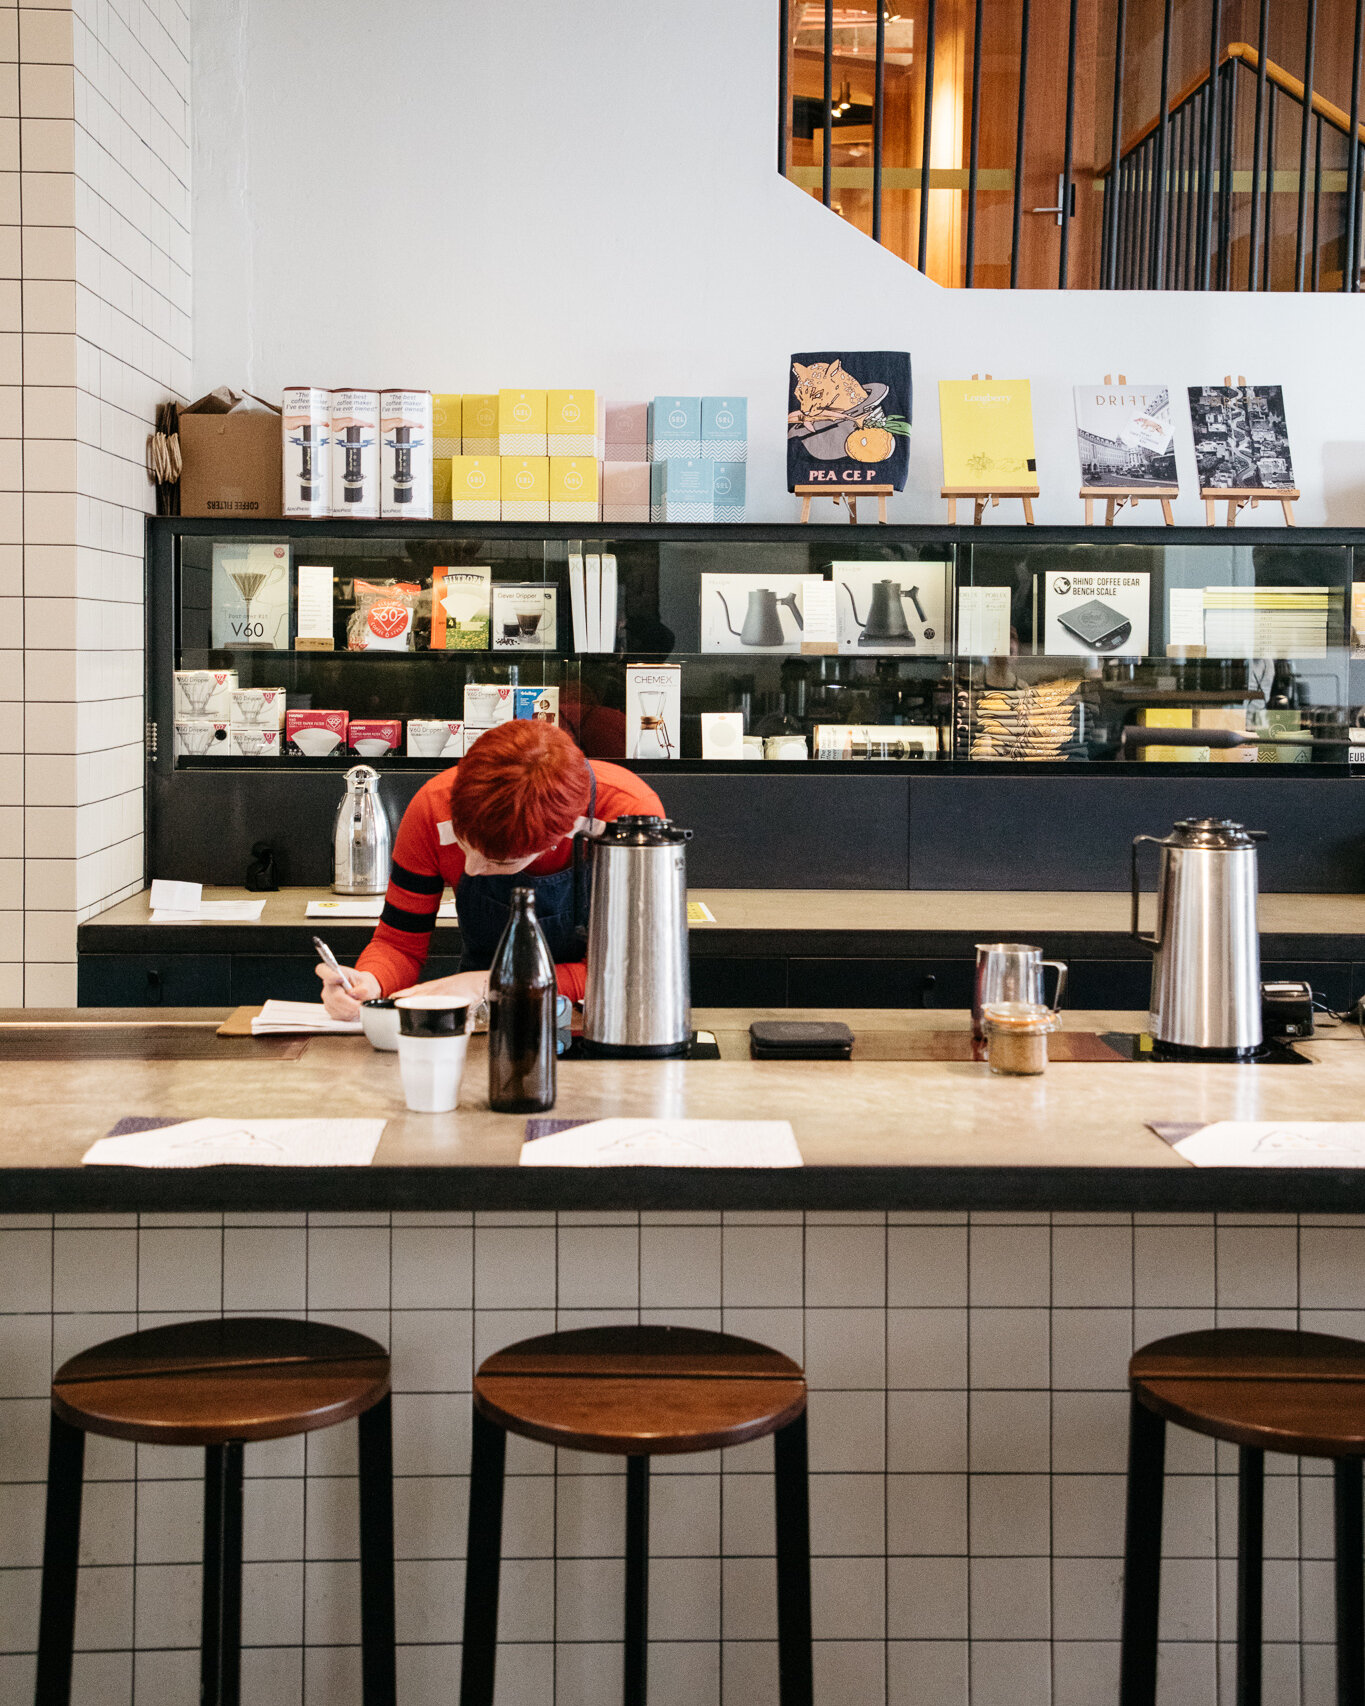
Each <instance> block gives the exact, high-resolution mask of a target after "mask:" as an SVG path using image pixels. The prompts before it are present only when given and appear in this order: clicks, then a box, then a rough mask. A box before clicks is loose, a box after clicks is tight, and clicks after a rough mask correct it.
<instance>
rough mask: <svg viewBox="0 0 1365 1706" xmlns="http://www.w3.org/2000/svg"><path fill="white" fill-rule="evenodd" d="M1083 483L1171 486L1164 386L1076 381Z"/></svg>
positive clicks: (1169, 431) (1168, 410) (1168, 413)
mask: <svg viewBox="0 0 1365 1706" xmlns="http://www.w3.org/2000/svg"><path fill="white" fill-rule="evenodd" d="M1076 440H1077V446H1078V448H1079V450H1080V457H1081V484H1082V485H1083V486H1110V487H1116V488H1128V487H1133V486H1174V485H1175V484H1176V483H1177V476H1176V469H1175V433H1174V431H1173V429H1172V426H1171V394H1170V391H1169V389H1168V387H1166V386H1165V385H1078V386H1077V387H1076Z"/></svg>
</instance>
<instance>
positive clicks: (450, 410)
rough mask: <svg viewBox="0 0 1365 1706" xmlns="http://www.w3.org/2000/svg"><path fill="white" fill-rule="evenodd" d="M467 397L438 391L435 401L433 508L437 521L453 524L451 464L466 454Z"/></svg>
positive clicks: (432, 450)
mask: <svg viewBox="0 0 1365 1706" xmlns="http://www.w3.org/2000/svg"><path fill="white" fill-rule="evenodd" d="M463 410H464V397H463V396H462V395H460V394H459V393H458V392H456V393H452V392H449V391H436V392H434V393H433V394H432V399H431V507H432V510H433V513H434V514H435V517H436V519H437V521H450V520H452V519H453V517H452V516H451V513H450V462H451V458H452V457H455V456H460V455H462V454H463V444H464V422H463Z"/></svg>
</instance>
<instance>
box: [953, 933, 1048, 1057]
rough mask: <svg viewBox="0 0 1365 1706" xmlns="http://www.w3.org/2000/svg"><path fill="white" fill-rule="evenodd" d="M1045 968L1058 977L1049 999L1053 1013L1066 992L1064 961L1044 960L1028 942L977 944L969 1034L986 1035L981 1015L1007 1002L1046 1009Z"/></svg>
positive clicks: (1040, 950) (1041, 952)
mask: <svg viewBox="0 0 1365 1706" xmlns="http://www.w3.org/2000/svg"><path fill="white" fill-rule="evenodd" d="M1045 968H1050V969H1051V970H1053V971H1055V972H1056V974H1057V988H1056V992H1055V994H1054V996H1053V1000H1052V1011H1053V1012H1054V1013H1055V1012H1056V1011H1057V1009H1058V1008H1059V1007H1060V1006H1061V1004H1062V994H1063V992H1064V991H1065V989H1066V970H1067V968H1066V962H1065V961H1064V960H1045V959H1044V958H1043V950H1042V949H1041V948H1035V947H1032V946H1031V945H1030V944H1029V943H1027V942H978V943H977V944H976V982H975V984H974V985H973V987H972V1035H973V1036H974V1037H984V1036H985V1034H986V1030H985V1024H984V1021H983V1018H982V1013H983V1010H984V1009H985V1008H986V1007H989V1006H995V1005H996V1004H997V1003H999V1002H1007V1001H1022V1002H1025V1003H1027V1004H1028V1005H1030V1006H1038V1007H1042V1006H1046V1004H1047V1003H1046V998H1045V997H1044V995H1043V971H1044V969H1045Z"/></svg>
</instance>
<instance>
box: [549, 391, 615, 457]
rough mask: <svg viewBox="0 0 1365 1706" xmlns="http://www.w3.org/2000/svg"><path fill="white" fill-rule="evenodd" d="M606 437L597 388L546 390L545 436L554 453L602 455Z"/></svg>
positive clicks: (550, 451) (563, 454) (557, 454)
mask: <svg viewBox="0 0 1365 1706" xmlns="http://www.w3.org/2000/svg"><path fill="white" fill-rule="evenodd" d="M602 438H603V434H602V420H601V416H600V414H599V412H598V407H597V393H596V391H547V392H546V393H545V439H546V449H547V450H548V452H549V454H550V455H551V456H593V457H597V456H601V454H602Z"/></svg>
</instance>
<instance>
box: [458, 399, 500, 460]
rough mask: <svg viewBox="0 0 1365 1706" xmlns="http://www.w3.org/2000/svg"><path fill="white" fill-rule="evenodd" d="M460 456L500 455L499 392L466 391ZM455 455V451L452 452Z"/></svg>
mask: <svg viewBox="0 0 1365 1706" xmlns="http://www.w3.org/2000/svg"><path fill="white" fill-rule="evenodd" d="M460 439H461V443H460V454H461V455H462V456H496V455H497V454H498V396H497V392H496V391H494V392H487V391H485V392H470V391H466V392H465V394H464V398H463V401H462V403H461V407H460ZM451 454H452V455H454V454H455V453H454V451H452V452H451Z"/></svg>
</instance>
